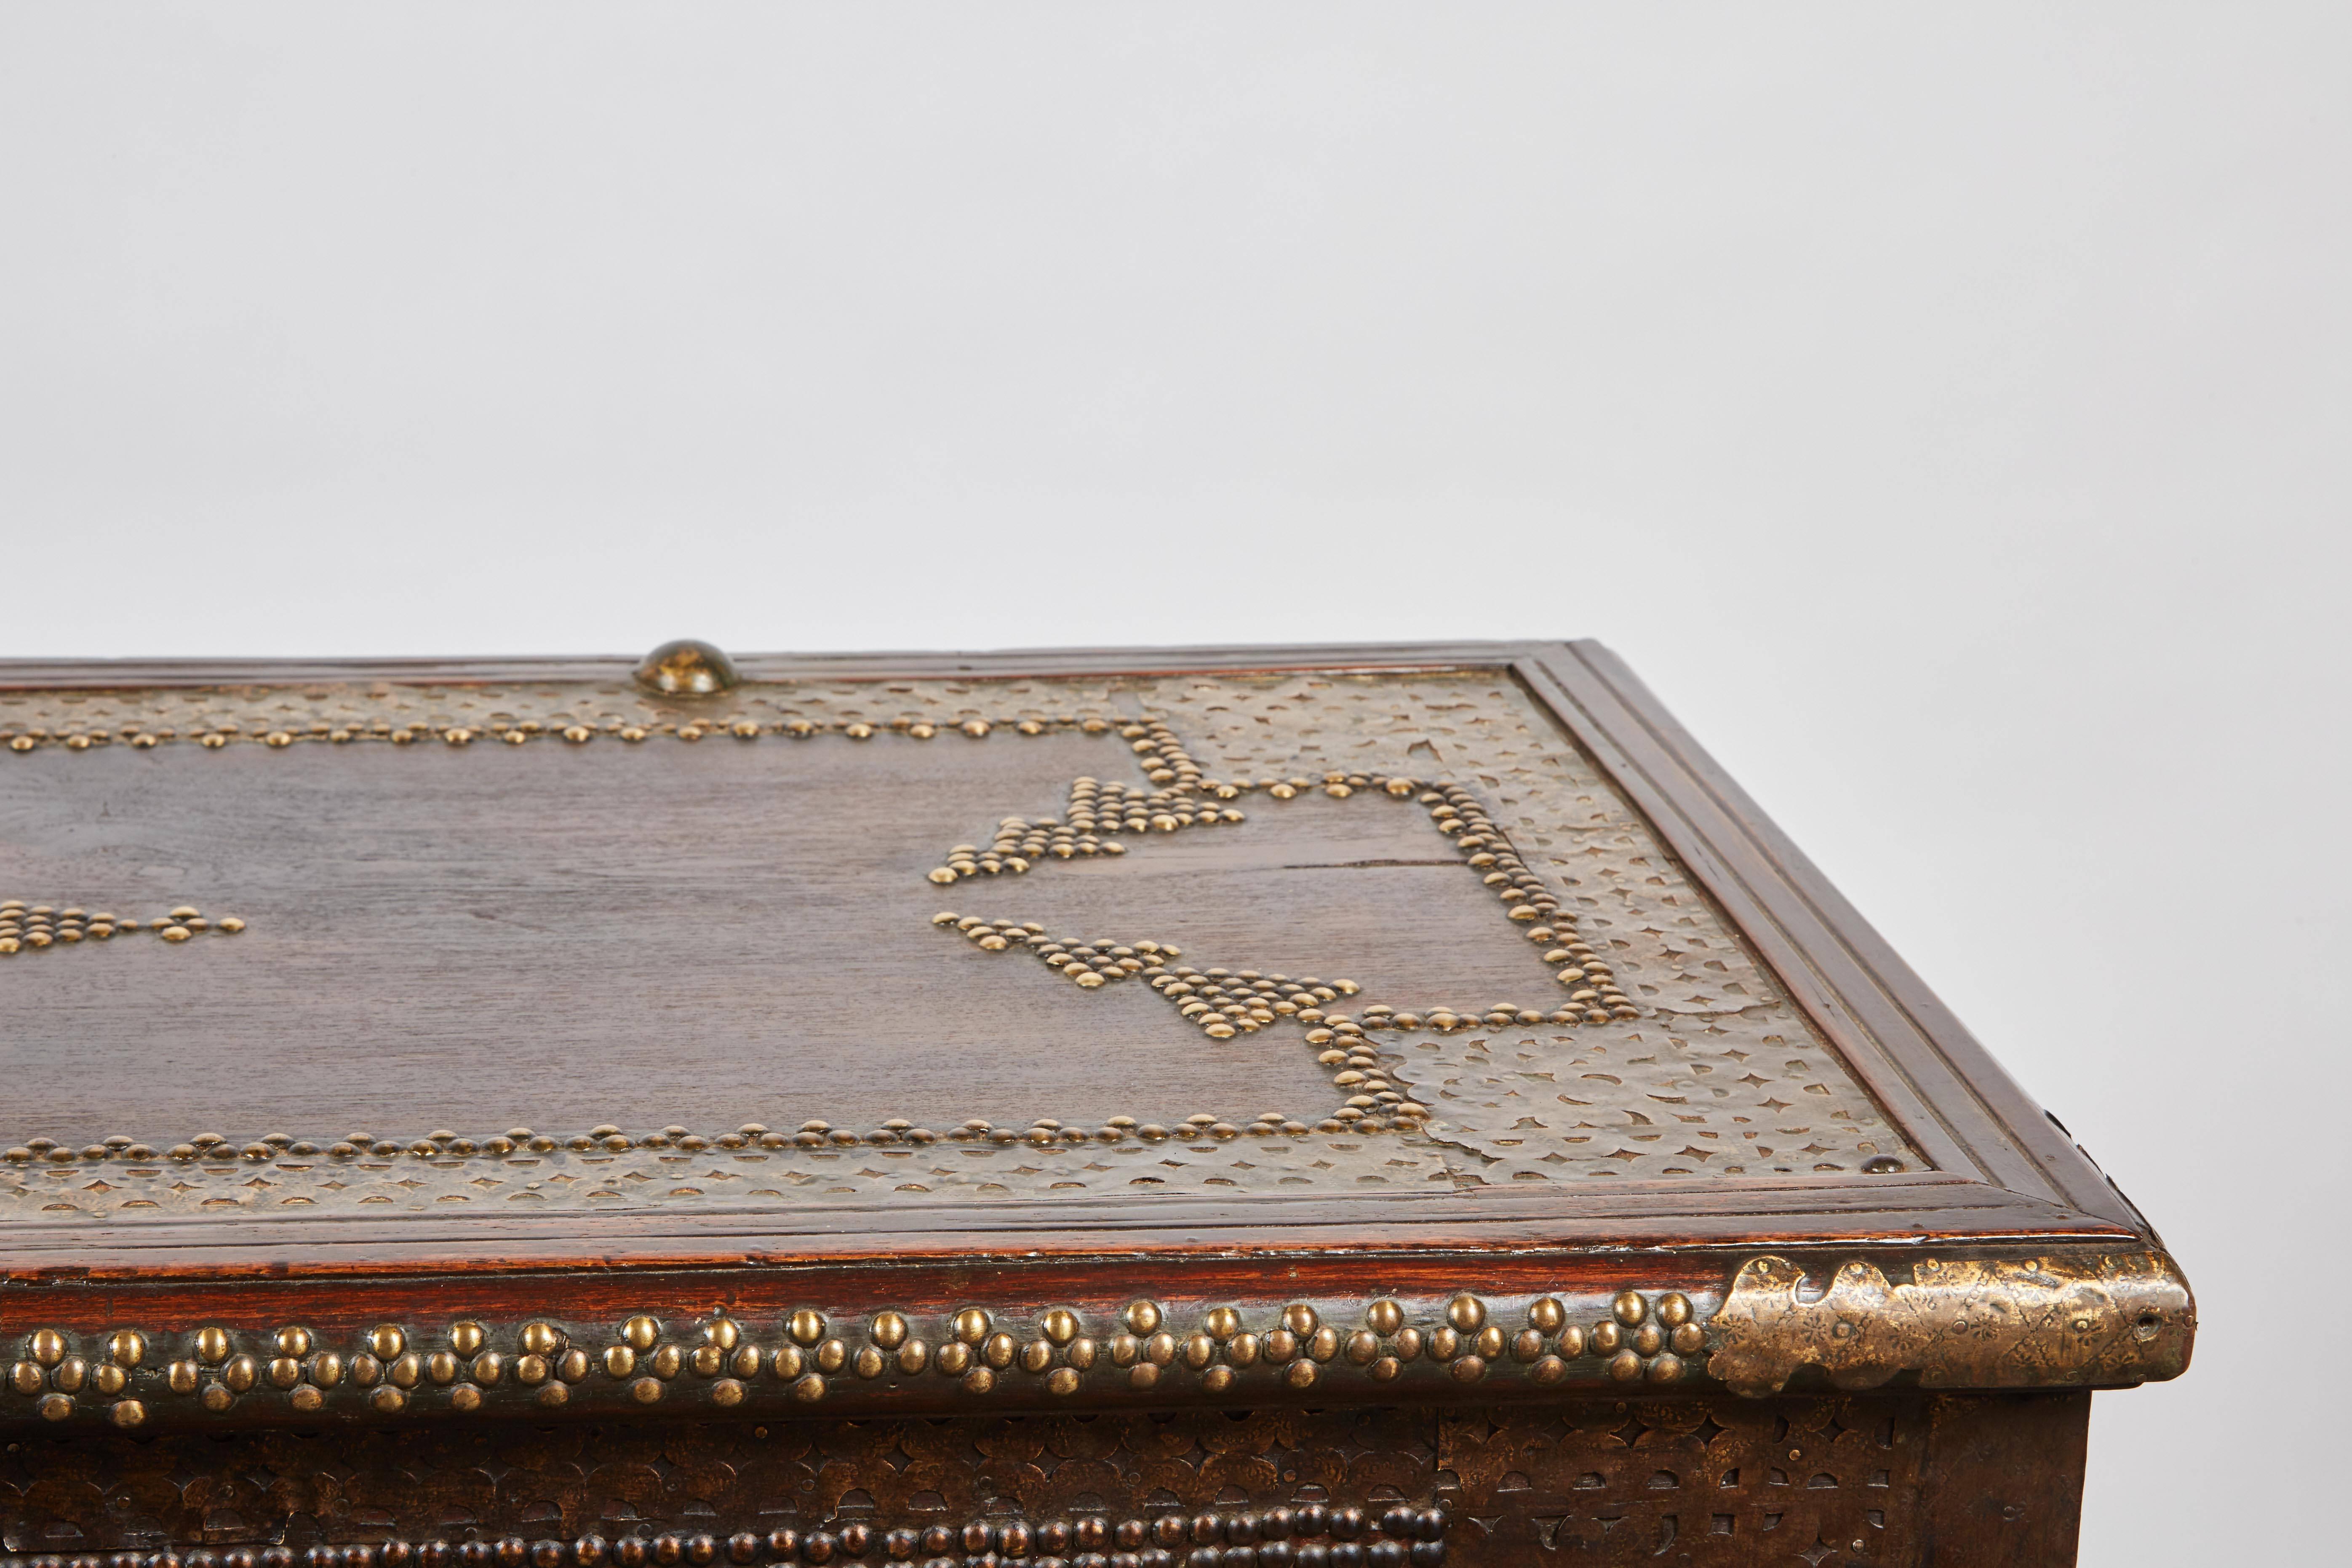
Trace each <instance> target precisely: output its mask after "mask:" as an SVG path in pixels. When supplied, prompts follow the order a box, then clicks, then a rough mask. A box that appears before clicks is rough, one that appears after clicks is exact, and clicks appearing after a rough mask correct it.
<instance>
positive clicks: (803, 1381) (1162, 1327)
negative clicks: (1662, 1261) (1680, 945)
mask: <svg viewBox="0 0 2352 1568" xmlns="http://www.w3.org/2000/svg"><path fill="white" fill-rule="evenodd" d="M1196 1312H1197V1316H1196V1317H1195V1318H1194V1320H1193V1321H1192V1322H1191V1324H1190V1325H1189V1326H1179V1325H1177V1324H1175V1323H1174V1322H1173V1321H1171V1317H1170V1315H1169V1313H1168V1311H1167V1310H1165V1309H1163V1308H1162V1307H1161V1306H1160V1303H1158V1302H1156V1301H1152V1300H1134V1301H1130V1302H1129V1303H1128V1304H1127V1305H1126V1306H1125V1307H1124V1308H1121V1309H1118V1310H1107V1311H1106V1310H1093V1311H1087V1310H1077V1309H1073V1308H1069V1307H1055V1308H1051V1309H1048V1310H1044V1311H1025V1310H1024V1311H1012V1310H992V1309H989V1308H985V1307H969V1306H968V1307H963V1308H961V1309H958V1310H953V1311H950V1312H937V1311H925V1310H919V1309H915V1308H912V1307H909V1308H908V1309H906V1310H898V1309H885V1310H879V1311H876V1312H873V1313H871V1314H867V1315H861V1316H856V1317H848V1318H837V1317H835V1316H833V1315H829V1314H828V1313H826V1312H824V1311H822V1310H818V1309H816V1308H814V1307H804V1308H801V1309H799V1310H795V1311H793V1312H790V1313H788V1314H786V1315H785V1316H784V1317H783V1318H782V1319H781V1320H780V1321H771V1322H770V1324H769V1325H768V1329H767V1331H765V1332H764V1333H762V1332H761V1331H759V1329H758V1328H757V1327H756V1326H755V1324H754V1323H753V1322H752V1321H751V1320H750V1319H748V1318H739V1317H735V1316H731V1315H728V1314H724V1313H720V1314H716V1315H713V1316H710V1317H708V1318H705V1319H703V1320H701V1321H698V1322H697V1323H695V1324H694V1325H693V1326H692V1327H691V1329H689V1330H688V1331H686V1332H684V1333H678V1332H675V1331H672V1329H671V1327H670V1326H669V1325H666V1324H664V1322H663V1321H661V1320H660V1319H658V1318H656V1317H655V1316H654V1315H653V1314H651V1313H638V1314H636V1315H634V1316H632V1317H630V1318H628V1319H627V1320H625V1321H623V1322H621V1323H619V1324H617V1325H614V1326H612V1327H609V1328H596V1327H593V1326H590V1325H587V1324H575V1323H563V1322H559V1321H551V1320H545V1319H541V1320H536V1321H530V1322H525V1323H522V1324H520V1325H518V1326H516V1327H513V1328H511V1329H499V1330H493V1329H492V1328H490V1327H488V1326H487V1325H485V1324H483V1323H480V1322H477V1321H471V1320H466V1321H457V1322H455V1323H451V1324H448V1325H446V1326H444V1327H438V1328H427V1327H425V1326H422V1325H411V1324H402V1323H393V1322H386V1323H379V1324H377V1325H375V1326H374V1327H373V1328H372V1329H369V1330H366V1331H363V1332H361V1333H359V1334H357V1335H356V1336H353V1337H352V1338H349V1339H347V1340H336V1339H333V1338H331V1336H330V1335H328V1334H325V1333H321V1332H318V1331H313V1330H311V1329H310V1328H307V1327H304V1326H301V1325H299V1324H289V1325H286V1326H284V1327H280V1328H278V1329H275V1330H266V1329H260V1328H255V1327H240V1328H235V1329H232V1328H229V1327H226V1326H223V1325H220V1324H209V1325H206V1326H204V1327H201V1328H198V1329H196V1330H194V1331H172V1330H159V1329H151V1328H144V1327H126V1328H118V1329H114V1330H111V1331H104V1332H101V1333H98V1334H88V1335H82V1334H75V1333H69V1332H67V1331H60V1330H57V1329H40V1330H37V1331H33V1332H31V1333H29V1334H27V1335H26V1336H25V1337H24V1338H23V1339H22V1340H21V1341H20V1342H19V1344H18V1347H17V1349H18V1357H19V1359H17V1360H16V1363H14V1364H13V1365H12V1366H10V1367H9V1368H8V1372H7V1386H8V1388H9V1390H10V1391H11V1392H13V1393H14V1394H16V1395H17V1396H19V1398H20V1399H22V1400H25V1401H29V1402H30V1405H31V1408H30V1409H29V1410H27V1409H26V1405H23V1404H17V1403H15V1402H7V1403H5V1404H0V1420H5V1419H6V1418H8V1417H10V1416H14V1417H16V1418H17V1419H18V1420H22V1419H24V1418H25V1417H26V1416H27V1415H37V1416H38V1417H39V1418H41V1419H43V1420H46V1421H52V1422H58V1421H69V1420H74V1419H77V1418H82V1419H92V1418H95V1419H102V1420H105V1421H108V1422H110V1423H112V1424H113V1425H114V1426H120V1427H123V1428H126V1429H135V1428H139V1427H142V1426H148V1425H149V1424H150V1422H151V1420H152V1419H154V1418H156V1417H159V1416H161V1417H166V1418H171V1419H177V1418H179V1417H181V1416H195V1415H199V1414H201V1415H212V1416H226V1415H230V1414H231V1413H232V1412H236V1413H239V1414H240V1415H242V1416H243V1417H244V1418H246V1419H253V1418H257V1417H258V1418H261V1419H264V1420H268V1419H273V1418H274V1419H279V1420H282V1419H285V1418H287V1417H289V1416H295V1417H300V1416H327V1415H338V1414H341V1415H361V1416H373V1417H393V1416H401V1415H438V1414H450V1415H472V1414H475V1413H478V1412H483V1411H488V1410H495V1409H500V1408H513V1409H540V1410H549V1409H555V1408H560V1407H562V1406H565V1405H575V1404H577V1405H583V1406H584V1407H586V1408H590V1409H600V1408H601V1409H608V1410H614V1411H624V1410H640V1411H650V1410H653V1409H654V1408H656V1407H665V1406H672V1405H675V1404H676V1403H677V1401H678V1400H681V1399H683V1400H688V1401H692V1402H694V1403H695V1404H698V1405H715V1406H719V1407H721V1408H725V1409H737V1408H739V1407H740V1408H741V1409H743V1410H745V1411H747V1412H749V1411H752V1410H757V1409H759V1408H760V1407H761V1406H774V1407H778V1408H782V1409H786V1410H790V1409H794V1408H799V1409H807V1408H810V1407H813V1406H816V1405H824V1408H826V1409H827V1410H831V1409H833V1408H835V1406H837V1405H845V1404H846V1405H869V1404H874V1403H877V1400H878V1399H879V1398H880V1397H884V1396H894V1397H892V1398H891V1402H892V1403H894V1404H898V1405H904V1404H906V1403H908V1396H911V1398H912V1399H913V1400H914V1401H916V1402H919V1403H922V1404H926V1405H941V1406H943V1407H946V1408H954V1407H956V1406H959V1405H962V1404H964V1403H965V1402H966V1401H968V1400H971V1399H975V1398H981V1397H985V1396H990V1395H994V1396H997V1397H1000V1398H1002V1397H1005V1396H1011V1397H1013V1398H1016V1399H1025V1400H1032V1401H1034V1400H1039V1399H1041V1398H1042V1399H1044V1400H1045V1401H1048V1402H1050V1401H1053V1400H1060V1399H1067V1398H1069V1397H1071V1396H1073V1395H1075V1394H1079V1393H1081V1392H1082V1391H1085V1390H1087V1389H1089V1388H1092V1389H1095V1390H1097V1391H1099V1392H1102V1393H1105V1394H1155V1395H1157V1396H1162V1397H1166V1396H1174V1397H1177V1398H1179V1399H1189V1398H1192V1397H1195V1396H1198V1395H1202V1394H1206V1395H1209V1396H1212V1397H1213V1398H1216V1399H1218V1400H1219V1401H1220V1402H1225V1403H1246V1402H1249V1401H1263V1400H1265V1399H1267V1398H1269V1397H1281V1396H1283V1395H1285V1394H1289V1395H1298V1394H1306V1393H1307V1392H1308V1391H1309V1390H1318V1394H1328V1393H1329V1391H1330V1383H1329V1380H1330V1379H1331V1378H1333V1377H1335V1376H1344V1377H1350V1378H1358V1379H1360V1380H1361V1385H1362V1389H1363V1391H1364V1392H1365V1393H1370V1392H1371V1391H1372V1390H1373V1389H1375V1388H1378V1389H1381V1390H1382V1391H1383V1392H1382V1393H1381V1397H1382V1398H1383V1399H1387V1398H1391V1397H1396V1396H1398V1395H1395V1394H1391V1393H1389V1392H1387V1391H1388V1390H1391V1389H1395V1388H1397V1387H1398V1386H1399V1385H1401V1384H1402V1385H1403V1386H1405V1387H1407V1388H1409V1387H1410V1386H1411V1385H1412V1384H1416V1383H1423V1384H1429V1385H1431V1386H1433V1387H1456V1388H1469V1387H1473V1386H1477V1385H1482V1384H1510V1383H1517V1384H1522V1385H1526V1386H1531V1387H1545V1388H1550V1387H1561V1386H1567V1385H1571V1384H1578V1383H1583V1384H1594V1385H1599V1386H1612V1385H1625V1384H1651V1385H1664V1384H1679V1383H1682V1382H1684V1381H1685V1380H1686V1379H1695V1378H1696V1377H1698V1376H1701V1375H1703V1374H1704V1372H1705V1370H1706V1335H1705V1333H1704V1331H1702V1330H1701V1328H1700V1327H1699V1323H1698V1321H1697V1318H1698V1308H1697V1307H1696V1306H1695V1305H1694V1303H1693V1302H1692V1300H1691V1299H1690V1298H1689V1297H1688V1296H1686V1295H1685V1294H1683V1293H1682V1292H1680V1291H1672V1290H1670V1291H1666V1292H1664V1293H1662V1294H1656V1295H1645V1294H1643V1293H1642V1292H1640V1291H1634V1290H1625V1291H1621V1292H1619V1293H1618V1294H1617V1295H1616V1296H1614V1297H1611V1298H1591V1297H1583V1298H1580V1297H1576V1296H1571V1295H1569V1294H1567V1293H1562V1294H1560V1295H1547V1296H1538V1297H1532V1298H1525V1297H1523V1298H1517V1299H1515V1300H1510V1301H1508V1302H1503V1301H1490V1300H1486V1299H1484V1298H1481V1297H1480V1296H1477V1295H1475V1294H1474V1293H1472V1292H1469V1291H1466V1290H1465V1291H1460V1292H1457V1293H1456V1294H1454V1296H1453V1297H1451V1298H1449V1299H1446V1300H1410V1301H1408V1300H1400V1299H1397V1298H1391V1297H1383V1298H1381V1299H1380V1300H1373V1301H1370V1302H1363V1303H1360V1304H1354V1305H1350V1306H1349V1307H1345V1308H1318V1307H1316V1306H1314V1305H1310V1304H1308V1303H1307V1302H1303V1301H1295V1302H1292V1303H1291V1304H1289V1305H1288V1306H1286V1307H1282V1308H1280V1309H1278V1310H1267V1309H1265V1308H1260V1307H1250V1308H1244V1307H1239V1306H1216V1307H1207V1308H1201V1309H1196ZM1351 1320H1352V1321H1351Z"/></svg>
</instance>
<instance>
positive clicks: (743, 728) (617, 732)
mask: <svg viewBox="0 0 2352 1568" xmlns="http://www.w3.org/2000/svg"><path fill="white" fill-rule="evenodd" d="M1118 722H1119V721H1117V720H1113V719H1105V718H1102V717H1100V716H1098V715H1094V714H1086V715H1076V714H1057V715H1055V716H1053V717H1050V718H1048V717H1045V716H1042V715H1025V716H1023V717H1020V718H1016V719H997V720H990V719H978V718H973V719H964V720H961V721H955V722H952V723H950V724H945V725H941V724H937V723H934V722H932V721H929V720H928V719H921V718H913V717H901V718H897V719H886V720H883V721H879V722H878V723H877V722H873V721H866V720H862V719H830V720H822V721H819V720H810V719H802V718H788V719H765V720H763V719H754V718H751V717H750V716H749V715H743V714H738V715H730V716H713V717H707V718H693V719H681V720H656V721H643V722H639V721H631V720H627V719H624V718H621V717H619V716H618V715H613V714H608V715H606V716H604V718H602V719H601V720H597V721H593V722H588V721H571V720H567V719H565V718H562V717H558V718H556V719H552V720H550V721H546V722H541V721H539V720H537V719H524V720H520V721H512V720H504V719H493V720H491V721H488V722H487V723H483V724H479V725H476V724H448V723H437V722H436V723H425V724H394V723H393V722H392V721H389V720H384V719H378V720H376V721H373V722H372V723H368V724H332V723H330V722H328V721H325V720H323V719H321V720H315V721H312V722H310V723H309V724H307V725H302V726H299V727H294V728H287V727H269V728H255V729H251V730H247V729H246V728H244V727H241V726H238V725H234V724H224V725H220V726H218V727H216V728H214V729H209V730H198V731H191V732H190V733H188V734H186V735H183V734H181V733H180V732H179V731H177V730H173V729H157V730H150V729H146V728H144V727H142V726H141V725H138V724H124V725H122V726H121V729H120V731H117V732H115V733H111V734H110V733H109V732H108V731H103V730H87V731H84V730H75V731H65V732H63V733H52V732H50V731H48V730H46V729H42V728H39V727H35V728H31V729H26V730H22V731H13V732H11V731H0V736H5V739H6V741H7V742H8V749H9V750H10V751H12V752H31V751H37V750H38V749H39V748H41V747H43V746H63V747H64V748H65V749H66V750H68V751H69V752H87V751H89V750H91V749H93V748H96V747H101V746H106V745H110V744H113V743H115V742H118V741H119V742H120V743H121V744H123V745H127V746H130V747H132V748H133V749H135V750H138V751H146V750H149V749H151V748H152V747H155V746H158V745H163V744H165V743H167V742H175V741H182V740H188V741H194V742H196V743H197V744H198V745H201V746H203V747H205V749H206V750H208V751H218V750H220V749H221V748H223V747H225V746H229V745H235V744H237V743H239V742H252V743H254V744H257V745H263V746H268V747H270V748H272V749H274V750H283V749H284V748H286V747H288V746H291V745H293V744H295V743H296V742H303V741H324V742H330V743H332V744H336V745H345V744H350V743H352V742H368V741H380V742H389V743H391V744H393V745H408V744H410V743H412V742H416V741H420V740H438V741H442V742H446V743H447V744H449V745H452V746H466V745H470V744H472V743H473V742H476V741H478V740H483V739H493V740H498V741H503V742H506V743H507V744H509V745H516V746H519V745H522V744H524V743H525V742H530V741H534V740H538V739H541V737H545V738H548V739H554V740H563V741H568V742H571V743H572V744H573V745H586V744H587V743H588V742H591V741H593V740H595V739H597V738H598V737H599V736H610V737H612V738H614V739H616V740H622V741H627V742H641V741H647V740H651V739H652V738H654V737H655V736H656V735H673V736H676V737H677V739H678V740H681V741H699V740H701V739H703V738H704V737H705V736H709V735H722V734H723V735H730V736H732V737H734V738H735V739H736V740H739V741H756V740H758V739H759V738H760V737H761V736H762V735H783V736H787V737H789V738H791V739H793V740H795V741H806V740H812V739H814V738H815V737H816V736H819V735H826V734H838V735H845V736H847V737H848V738H849V739H851V740H853V741H867V740H871V739H873V738H874V737H875V736H876V735H879V734H900V735H906V736H909V737H911V738H913V739H915V740H918V741H928V740H930V739H931V738H932V737H934V736H936V735H938V734H940V732H941V731H944V730H953V731H956V732H958V733H960V734H963V735H968V736H970V737H971V738H972V739H974V740H979V739H982V737H984V736H987V735H989V734H992V733H993V732H994V731H997V730H1000V729H1003V730H1010V731H1013V732H1014V733H1015V734H1020V735H1044V734H1048V733H1055V732H1076V733H1080V734H1087V735H1100V734H1106V733H1108V731H1110V730H1112V729H1113V728H1114V727H1115V726H1116V725H1118ZM1171 776H1172V775H1171Z"/></svg>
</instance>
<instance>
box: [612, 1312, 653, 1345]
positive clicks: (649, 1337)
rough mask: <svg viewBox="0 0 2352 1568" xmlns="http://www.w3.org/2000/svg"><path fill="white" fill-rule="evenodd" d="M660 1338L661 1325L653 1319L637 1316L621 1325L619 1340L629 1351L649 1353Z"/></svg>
mask: <svg viewBox="0 0 2352 1568" xmlns="http://www.w3.org/2000/svg"><path fill="white" fill-rule="evenodd" d="M660 1338H661V1324H659V1323H658V1322H656V1321H654V1320H653V1319H651V1318H648V1317H645V1316H642V1315H640V1316H638V1317H635V1318H631V1319H630V1320H629V1321H627V1322H625V1323H624V1324H622V1325H621V1339H622V1341H623V1342H625V1343H626V1344H627V1345H628V1347H629V1348H630V1349H631V1350H640V1351H649V1350H651V1349H653V1348H654V1344H655V1342H656V1341H657V1340H659V1339H660Z"/></svg>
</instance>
